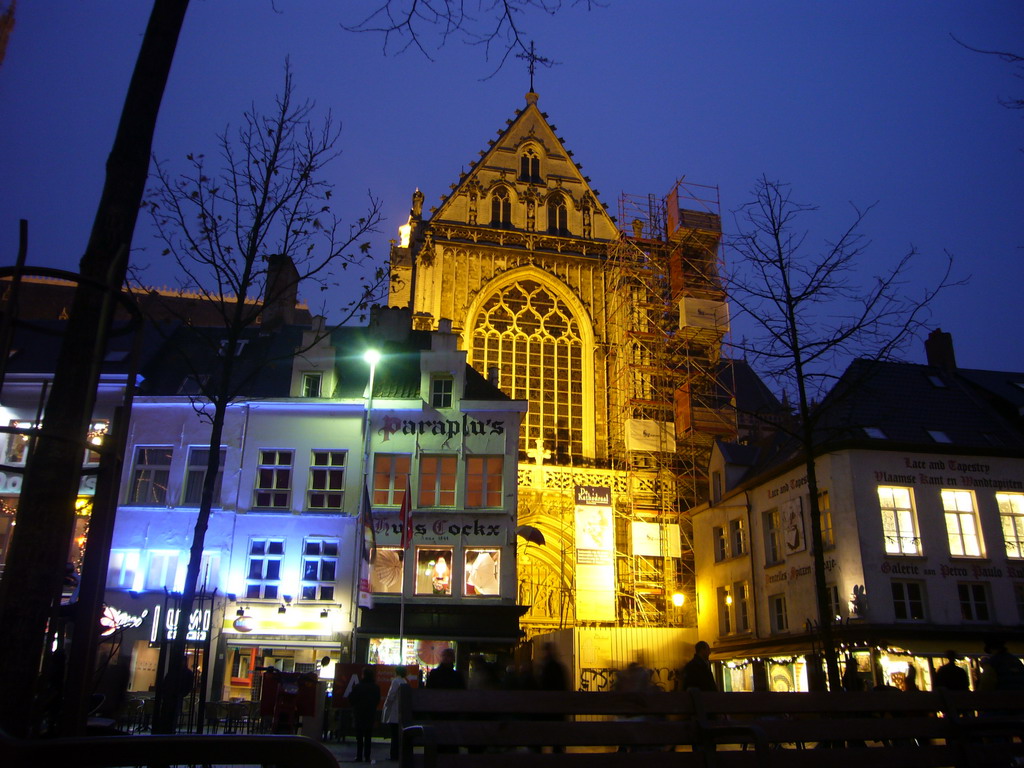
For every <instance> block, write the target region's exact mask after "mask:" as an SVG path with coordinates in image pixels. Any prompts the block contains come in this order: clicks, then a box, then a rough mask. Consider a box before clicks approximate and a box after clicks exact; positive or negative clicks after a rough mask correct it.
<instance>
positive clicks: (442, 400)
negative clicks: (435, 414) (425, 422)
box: [430, 376, 455, 408]
mask: <svg viewBox="0 0 1024 768" xmlns="http://www.w3.org/2000/svg"><path fill="white" fill-rule="evenodd" d="M454 391H455V380H454V379H453V378H452V377H451V376H431V377H430V404H431V405H432V406H433V407H434V408H451V407H452V394H453V393H454Z"/></svg>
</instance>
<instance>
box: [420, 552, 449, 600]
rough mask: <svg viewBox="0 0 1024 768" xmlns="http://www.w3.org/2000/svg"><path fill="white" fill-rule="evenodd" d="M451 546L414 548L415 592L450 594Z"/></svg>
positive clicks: (421, 593) (422, 593)
mask: <svg viewBox="0 0 1024 768" xmlns="http://www.w3.org/2000/svg"><path fill="white" fill-rule="evenodd" d="M452 557H453V552H452V548H451V547H435V548H427V547H419V548H417V549H416V594H417V595H450V594H451V593H452V567H451V563H452Z"/></svg>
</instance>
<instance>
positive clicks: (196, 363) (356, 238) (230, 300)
mask: <svg viewBox="0 0 1024 768" xmlns="http://www.w3.org/2000/svg"><path fill="white" fill-rule="evenodd" d="M313 108H314V105H313V103H312V102H310V101H304V102H299V101H297V100H296V97H295V87H294V83H293V80H292V74H291V71H290V69H289V68H288V67H287V65H286V67H285V79H284V87H283V91H282V93H281V94H280V95H279V96H278V97H277V99H276V103H275V107H274V109H273V110H272V111H270V112H268V113H267V114H261V113H260V112H258V111H257V110H256V108H255V107H253V108H252V109H251V110H250V111H248V112H246V114H245V115H244V117H243V120H242V123H241V126H240V127H239V129H238V130H237V132H236V133H234V134H232V133H229V132H228V131H225V132H224V133H222V134H221V135H220V136H219V137H218V150H219V167H217V168H214V169H211V168H210V167H209V165H208V161H207V158H206V157H205V156H204V155H201V154H193V155H189V156H188V157H187V162H188V171H187V172H186V173H184V174H182V175H179V176H175V175H172V174H171V173H170V171H169V170H168V169H167V167H166V165H165V164H162V163H156V172H155V174H154V178H155V180H156V185H155V188H154V189H153V190H152V191H151V193H150V194H149V196H148V198H147V202H146V207H147V209H148V211H149V213H150V214H151V217H152V219H153V222H154V224H155V227H156V230H157V233H158V235H159V237H160V239H161V240H162V241H163V243H164V245H165V246H166V247H165V250H164V251H163V254H164V255H165V256H170V257H171V258H173V259H174V260H175V262H177V264H178V267H179V270H180V274H181V285H180V288H181V289H183V290H184V291H188V292H190V293H194V294H198V295H199V297H200V303H201V304H203V305H204V307H205V308H206V309H210V310H212V312H213V314H214V315H215V316H216V318H217V328H216V332H214V333H203V332H201V331H200V330H199V329H197V330H196V332H193V333H189V334H188V336H187V339H188V344H189V345H191V348H188V347H185V346H181V347H179V348H178V349H177V350H176V351H175V355H176V356H177V357H178V358H179V359H180V361H182V362H183V363H184V365H185V366H186V367H187V368H188V369H190V372H191V374H192V376H191V381H192V382H193V384H194V385H195V387H196V392H197V394H196V395H195V396H194V398H193V407H194V408H195V410H196V411H197V413H198V415H199V417H200V418H201V419H203V420H204V421H206V422H208V423H209V425H210V440H209V447H210V450H209V452H208V456H209V458H208V464H207V469H206V477H205V480H204V483H203V488H202V495H201V500H200V505H199V512H198V515H197V518H196V523H195V528H194V531H193V535H192V544H191V550H190V554H189V562H188V570H187V572H186V573H187V575H186V578H185V587H184V590H183V593H182V596H181V599H180V605H179V614H178V623H177V631H176V633H175V639H174V640H173V641H172V643H171V651H170V653H169V654H168V669H169V670H171V671H172V673H173V672H176V671H178V670H180V669H182V668H183V665H184V659H185V641H186V635H187V630H188V617H189V615H190V614H191V611H192V605H193V601H194V599H195V595H196V589H197V584H198V582H199V576H200V564H201V561H202V555H203V544H204V540H205V536H206V530H207V527H208V524H209V519H210V511H211V509H212V507H213V503H214V498H213V497H214V491H215V485H216V478H217V473H218V471H219V469H220V447H221V437H222V433H223V427H224V417H225V413H226V410H227V406H228V405H229V404H230V403H231V402H232V401H233V400H234V399H236V398H237V397H238V396H239V395H241V394H243V393H244V392H245V388H246V385H247V384H248V383H249V382H251V381H252V379H253V377H255V376H256V375H258V373H259V371H260V370H261V369H263V368H264V367H265V366H266V364H267V363H268V362H270V360H268V359H266V357H260V358H254V357H252V356H249V357H248V358H244V357H243V356H241V355H238V354H236V353H235V352H236V350H237V349H238V348H239V342H241V341H242V340H243V339H245V338H246V335H247V334H251V333H252V329H254V328H261V329H263V330H264V331H268V332H269V331H272V329H273V326H274V325H275V324H278V323H283V322H286V321H287V313H288V309H289V305H290V308H291V309H294V306H295V296H296V292H297V286H298V284H299V283H300V282H301V283H302V284H303V285H309V284H313V285H319V286H320V287H325V286H326V285H327V284H328V283H330V282H331V281H333V280H335V279H337V277H338V275H339V274H340V273H344V274H345V275H346V278H349V277H350V278H353V279H355V280H358V281H359V288H358V291H357V295H356V296H354V297H353V298H352V299H351V300H350V301H349V302H348V303H347V304H346V305H345V306H343V307H342V308H341V309H342V311H341V315H342V317H341V318H340V321H339V323H342V322H345V321H347V320H350V319H352V318H353V317H354V316H356V315H358V314H360V313H361V312H362V311H363V310H364V309H365V308H366V307H367V306H368V304H369V303H371V302H372V301H373V300H374V299H376V298H377V297H378V296H379V295H380V293H381V291H382V289H383V286H384V282H385V277H386V276H385V272H384V270H383V269H382V268H380V267H375V266H374V265H373V264H372V263H371V261H370V257H369V256H368V252H369V243H367V242H361V241H362V239H363V238H364V237H365V236H366V235H367V234H368V233H370V232H373V231H375V230H376V228H377V225H378V224H379V222H380V220H381V216H380V206H379V203H378V201H377V200H375V199H373V198H372V197H371V198H370V203H369V210H368V212H367V213H366V214H365V215H364V216H363V217H362V218H359V219H358V220H356V221H355V222H353V223H351V224H347V225H346V224H344V223H343V222H342V221H341V220H340V219H339V217H338V216H337V215H336V214H335V213H334V212H333V211H332V210H331V204H330V200H331V185H330V184H328V183H327V182H326V181H324V180H323V178H322V176H321V171H322V170H323V169H324V167H325V166H326V165H327V164H328V163H329V162H330V161H331V160H333V159H334V158H336V157H337V155H338V154H339V150H338V149H337V143H338V138H339V130H338V128H337V127H336V126H335V124H334V123H333V121H332V119H331V117H330V115H328V116H327V117H326V118H325V119H324V120H323V122H322V124H319V125H314V123H313ZM136 280H137V278H136ZM168 306H170V305H168ZM282 313H283V315H282ZM335 319H337V318H335ZM328 332H329V329H322V328H321V331H320V333H319V335H317V334H313V336H314V338H313V339H312V341H310V340H309V337H308V336H307V341H306V342H305V346H303V347H301V348H296V349H293V350H289V356H294V355H297V354H301V353H302V352H304V351H306V350H307V349H308V348H309V347H310V346H312V345H313V344H315V343H316V342H317V341H319V340H320V339H322V338H323V336H324V335H326V333H328ZM211 361H213V362H212V365H213V370H211V368H210V365H211ZM166 680H167V687H168V688H169V690H165V691H164V692H163V695H162V697H161V699H162V701H163V703H164V706H163V708H162V711H161V713H160V717H159V729H160V730H163V731H165V732H173V728H174V724H175V722H176V717H177V706H178V704H179V702H180V696H179V695H178V693H179V690H178V689H179V686H180V684H181V682H182V680H181V679H180V678H179V676H178V675H176V674H169V675H168V676H167V678H166Z"/></svg>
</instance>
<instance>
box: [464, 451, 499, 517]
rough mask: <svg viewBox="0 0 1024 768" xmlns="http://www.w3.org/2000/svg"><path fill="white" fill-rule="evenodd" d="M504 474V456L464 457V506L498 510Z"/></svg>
mask: <svg viewBox="0 0 1024 768" xmlns="http://www.w3.org/2000/svg"><path fill="white" fill-rule="evenodd" d="M504 473H505V457H504V456H468V457H466V506H467V507H471V508H478V507H482V508H489V509H500V508H501V507H502V506H503V501H504V500H503V499H502V493H503V490H504V485H503V478H504Z"/></svg>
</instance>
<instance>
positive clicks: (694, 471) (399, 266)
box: [389, 91, 735, 636]
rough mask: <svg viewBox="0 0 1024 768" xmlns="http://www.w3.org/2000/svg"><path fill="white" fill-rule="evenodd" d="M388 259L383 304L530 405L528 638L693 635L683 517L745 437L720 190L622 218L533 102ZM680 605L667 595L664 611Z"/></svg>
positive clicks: (696, 191)
mask: <svg viewBox="0 0 1024 768" xmlns="http://www.w3.org/2000/svg"><path fill="white" fill-rule="evenodd" d="M423 199H424V196H423V194H422V193H421V192H420V191H419V190H417V191H416V193H415V194H414V196H413V205H412V210H411V212H410V216H409V220H408V223H407V224H406V225H405V226H403V227H401V228H400V235H401V239H400V241H399V242H396V243H395V245H394V247H393V249H392V252H391V289H390V295H389V304H390V305H391V306H393V307H394V306H398V307H410V306H411V308H412V311H413V318H414V325H415V327H417V328H419V329H424V330H428V329H429V330H435V329H437V328H438V325H439V323H440V322H442V321H445V320H450V321H451V325H452V330H453V331H454V332H455V333H457V334H459V337H460V344H461V348H462V349H464V350H466V351H467V353H468V360H469V363H470V364H471V365H472V366H473V367H474V368H476V369H477V370H478V371H480V372H481V373H482V374H484V375H485V376H487V375H496V376H497V381H498V383H499V386H500V387H501V389H502V390H503V391H504V392H505V393H506V394H508V395H509V396H511V397H512V398H515V399H523V400H527V401H528V402H529V411H528V413H527V414H526V415H525V417H524V419H523V422H522V429H521V433H520V437H519V461H520V465H519V524H520V536H521V538H520V539H519V547H518V572H519V602H520V603H521V604H523V605H525V606H529V610H528V612H527V613H526V615H525V616H524V617H523V622H522V623H523V628H524V629H525V631H526V633H527V635H528V636H533V635H536V634H538V633H541V632H547V631H551V630H555V629H563V628H568V627H583V626H620V627H681V626H695V613H694V606H693V597H694V594H693V579H692V566H691V563H692V559H693V558H692V550H691V546H690V526H689V517H688V515H687V514H686V510H687V509H689V508H691V507H693V506H694V505H695V504H697V503H699V502H700V501H702V500H703V499H705V498H706V496H707V492H708V491H707V489H708V485H709V478H708V477H706V467H707V459H708V456H709V454H710V448H711V445H712V443H713V441H714V439H715V437H716V436H717V437H724V438H731V437H733V436H734V435H735V413H734V409H733V407H732V406H733V404H732V401H731V396H730V389H731V388H730V387H729V386H728V385H727V383H726V382H725V381H724V378H725V376H724V375H723V370H725V368H724V367H723V364H722V361H721V360H720V349H721V340H722V336H723V334H724V333H725V332H726V331H727V330H728V314H727V308H726V303H725V295H724V292H723V290H722V288H721V284H720V282H719V279H718V274H719V256H718V249H719V240H720V231H721V227H720V218H719V211H718V193H717V189H716V188H714V187H702V186H697V185H690V184H687V183H684V182H677V183H676V184H675V186H673V187H672V189H671V191H670V192H669V194H668V195H665V196H664V197H659V196H656V195H642V196H637V197H633V196H626V195H623V196H622V198H621V199H620V200H619V201H618V210H617V212H616V215H613V214H612V212H611V211H610V210H609V208H608V206H607V205H606V204H605V203H604V202H602V201H601V200H600V199H599V198H598V195H597V193H596V192H595V191H594V189H593V188H592V187H591V185H590V182H589V179H588V178H587V177H585V176H584V175H583V174H582V172H581V170H580V166H579V165H578V164H577V163H576V162H575V161H574V159H573V156H572V153H571V152H570V151H568V150H567V149H566V147H565V145H564V143H563V141H562V139H561V138H559V136H557V135H556V133H555V129H554V127H553V126H552V125H551V123H550V122H549V121H548V119H547V115H546V113H544V112H541V111H540V109H539V107H538V96H537V94H536V93H534V92H532V91H531V92H530V93H527V94H526V104H525V106H524V107H523V108H522V109H520V110H518V111H517V112H516V113H515V115H514V116H513V118H512V119H511V120H509V121H507V126H506V127H505V128H504V130H503V131H501V132H500V136H499V137H498V138H497V139H496V140H494V141H492V142H490V145H489V147H487V148H486V150H485V151H484V152H482V153H481V157H480V159H479V160H478V161H477V162H476V163H475V164H474V165H473V167H472V168H470V169H469V170H468V171H467V172H465V173H463V175H462V176H461V178H459V179H458V182H457V184H455V185H453V187H452V190H451V192H450V193H449V194H448V195H446V196H445V197H444V198H443V199H442V201H441V203H440V205H439V206H437V207H436V208H430V209H429V210H428V211H424V209H423ZM673 596H674V597H675V601H673Z"/></svg>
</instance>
